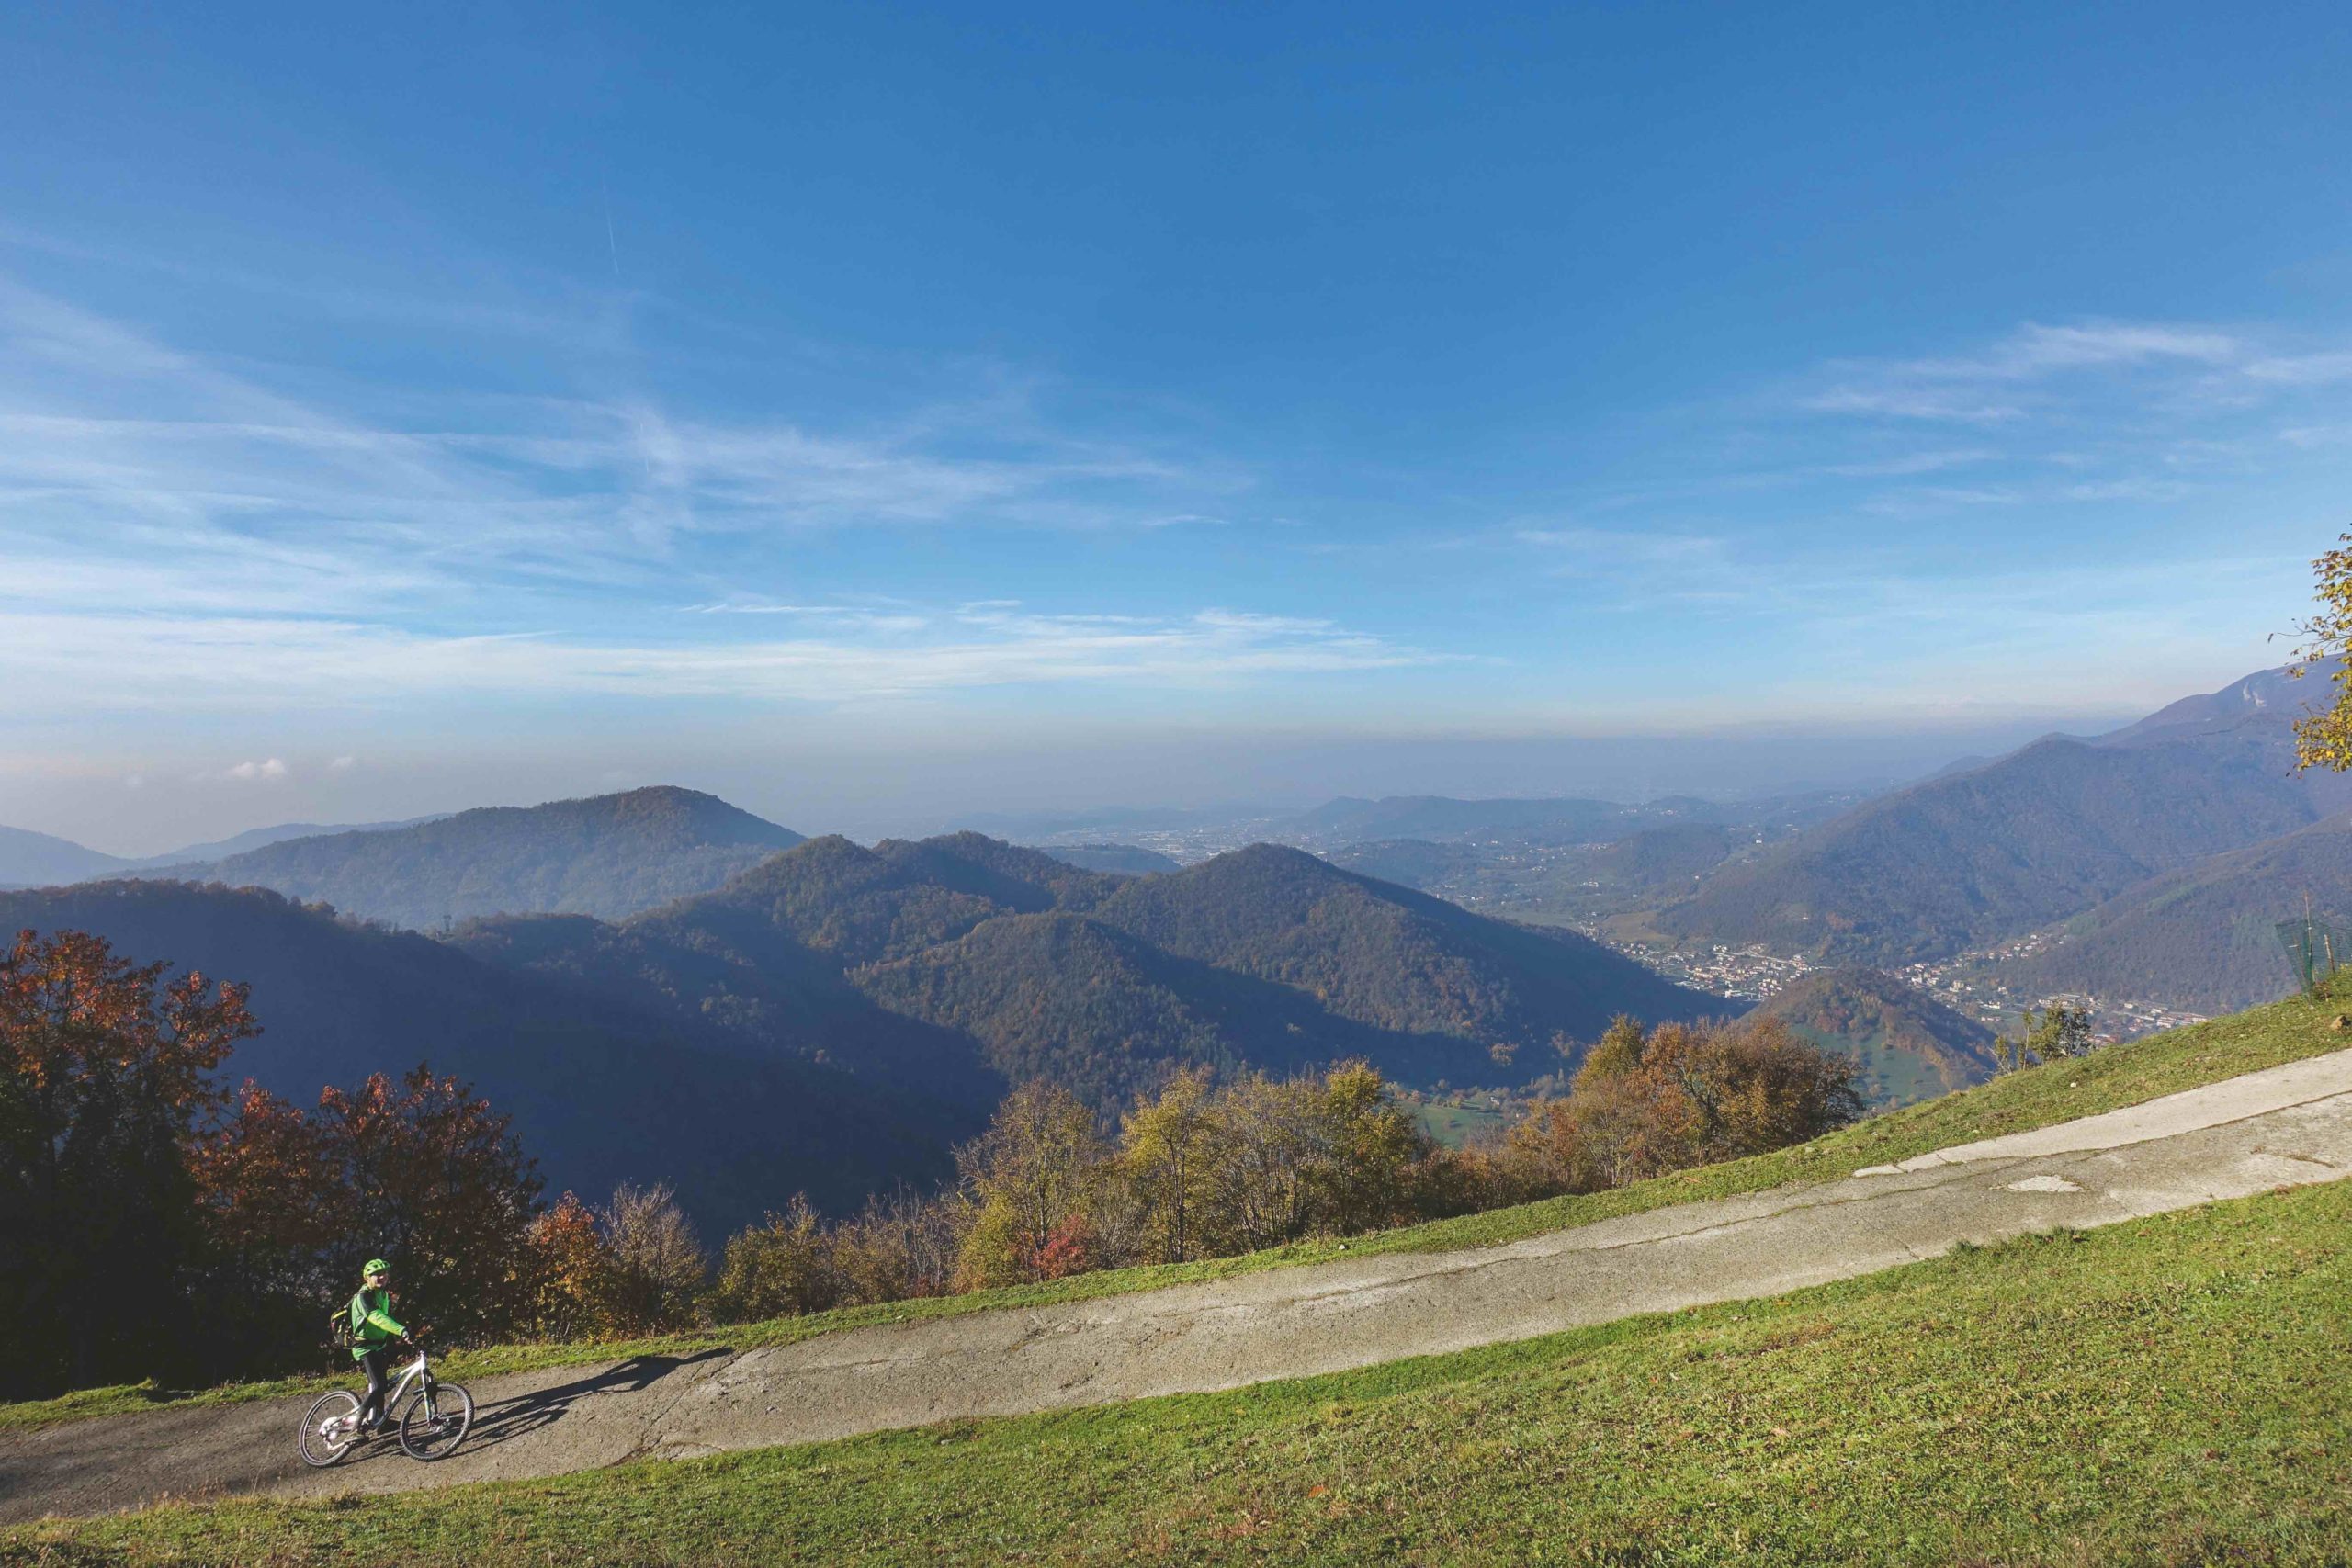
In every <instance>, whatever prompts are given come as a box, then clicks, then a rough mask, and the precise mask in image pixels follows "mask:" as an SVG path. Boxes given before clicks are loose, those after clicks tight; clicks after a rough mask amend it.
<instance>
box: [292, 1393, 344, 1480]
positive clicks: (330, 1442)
mask: <svg viewBox="0 0 2352 1568" xmlns="http://www.w3.org/2000/svg"><path fill="white" fill-rule="evenodd" d="M358 1440H359V1396H358V1395H357V1394H356V1393H352V1392H351V1391H350V1390H349V1389H345V1388H339V1389H337V1390H335V1391H334V1393H322V1394H321V1395H319V1397H318V1400H317V1402H316V1403H314V1404H312V1405H311V1408H310V1410H309V1411H308V1412H307V1413H306V1414H305V1415H304V1416H303V1417H302V1429H301V1431H300V1432H299V1433H297V1434H296V1435H295V1438H294V1447H295V1448H296V1449H297V1450H300V1453H301V1455H302V1462H303V1463H304V1464H307V1465H309V1466H311V1468H312V1469H314V1470H324V1469H325V1468H326V1467H327V1466H328V1465H331V1464H333V1463H334V1461H337V1460H339V1459H341V1458H342V1457H343V1456H344V1455H345V1454H347V1453H349V1452H350V1451H351V1445H352V1444H354V1443H356V1442H357V1441H358Z"/></svg>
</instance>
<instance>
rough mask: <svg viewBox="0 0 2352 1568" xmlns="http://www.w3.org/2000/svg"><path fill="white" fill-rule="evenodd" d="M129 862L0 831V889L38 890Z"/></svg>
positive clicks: (19, 830)
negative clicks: (28, 888) (31, 888)
mask: <svg viewBox="0 0 2352 1568" xmlns="http://www.w3.org/2000/svg"><path fill="white" fill-rule="evenodd" d="M129 864H130V862H129V861H125V860H119V859H117V858H116V857H115V856H113V855H108V854H100V853H99V852H97V851H96V850H85V849H84V848H83V847H82V846H81V845H79V844H77V843H74V841H72V840H68V839H54V838H51V837H50V835H48V834H47V833H34V832H29V831H28V830H27V829H22V828H0V887H42V886H49V885H50V884H52V883H60V882H79V881H81V880H82V879H83V878H85V877H89V876H104V875H107V874H108V873H110V872H116V871H119V870H121V869H122V868H123V867H125V866H127V865H129Z"/></svg>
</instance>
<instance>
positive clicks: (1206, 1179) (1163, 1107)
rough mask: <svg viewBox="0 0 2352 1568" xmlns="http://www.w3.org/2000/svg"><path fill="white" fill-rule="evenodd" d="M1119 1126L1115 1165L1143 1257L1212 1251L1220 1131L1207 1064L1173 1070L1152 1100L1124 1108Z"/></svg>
mask: <svg viewBox="0 0 2352 1568" xmlns="http://www.w3.org/2000/svg"><path fill="white" fill-rule="evenodd" d="M1121 1129H1122V1132H1123V1134H1124V1135H1123V1140H1122V1141H1123V1147H1122V1149H1121V1151H1120V1166H1121V1168H1122V1170H1123V1172H1124V1174H1125V1178H1126V1181H1127V1185H1128V1187H1129V1189H1130V1190H1132V1191H1133V1193H1134V1194H1135V1197H1136V1202H1137V1206H1138V1208H1139V1210H1140V1212H1141V1214H1142V1217H1143V1225H1144V1261H1146V1262H1148V1263H1185V1262H1190V1261H1191V1260H1192V1259H1193V1258H1203V1257H1207V1256H1210V1255H1212V1254H1213V1252H1214V1251H1215V1250H1216V1247H1217V1243H1218V1241H1219V1240H1220V1239H1221V1238H1220V1237H1218V1236H1217V1235H1216V1230H1215V1225H1216V1219H1217V1217H1218V1216H1217V1212H1216V1204H1215V1202H1214V1198H1213V1195H1214V1193H1215V1190H1216V1168H1217V1165H1218V1162H1219V1161H1220V1159H1221V1158H1222V1157H1223V1155H1224V1136H1223V1131H1224V1130H1223V1128H1222V1127H1221V1126H1220V1125H1219V1124H1218V1121H1217V1118H1216V1115H1215V1114H1214V1110H1213V1107H1212V1105H1211V1103H1210V1092H1209V1075H1208V1070H1207V1069H1206V1068H1204V1067H1193V1068H1189V1069H1187V1070H1185V1071H1183V1072H1180V1073H1178V1074H1177V1075H1176V1076H1175V1077H1173V1078H1171V1079H1170V1080H1169V1083H1168V1087H1167V1088H1166V1089H1162V1090H1160V1092H1159V1095H1158V1097H1157V1098H1154V1099H1151V1100H1144V1101H1141V1102H1139V1103H1138V1104H1137V1105H1136V1108H1135V1109H1134V1110H1133V1111H1129V1112H1127V1114H1126V1116H1125V1118H1124V1119H1123V1120H1122V1122H1121Z"/></svg>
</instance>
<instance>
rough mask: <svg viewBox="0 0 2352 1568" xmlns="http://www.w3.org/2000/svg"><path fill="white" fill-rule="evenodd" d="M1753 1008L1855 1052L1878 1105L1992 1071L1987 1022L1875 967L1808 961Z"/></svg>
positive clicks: (1903, 1101)
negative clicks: (1806, 968) (1809, 965)
mask: <svg viewBox="0 0 2352 1568" xmlns="http://www.w3.org/2000/svg"><path fill="white" fill-rule="evenodd" d="M1757 1013H1758V1016H1761V1017H1766V1018H1777V1019H1780V1020H1781V1021H1784V1022H1786V1023H1787V1024H1789V1026H1790V1027H1792V1028H1793V1029H1795V1030H1797V1031H1798V1032H1801V1033H1803V1034H1805V1035H1807V1036H1809V1037H1810V1038H1812V1039H1814V1040H1815V1041H1818V1042H1819V1043H1823V1044H1825V1045H1828V1046H1831V1047H1832V1048H1834V1049H1837V1050H1840V1051H1843V1052H1845V1053H1846V1054H1847V1055H1851V1056H1853V1057H1855V1058H1856V1059H1857V1060H1859V1061H1860V1063H1861V1064H1862V1072H1863V1081H1864V1089H1865V1092H1866V1093H1867V1094H1869V1096H1870V1097H1871V1100H1872V1101H1873V1102H1874V1103H1876V1104H1879V1105H1907V1104H1909V1103H1910V1102H1911V1101H1913V1100H1925V1099H1928V1098H1929V1097H1931V1096H1934V1095H1939V1094H1946V1093H1949V1092H1951V1090H1953V1089H1966V1088H1968V1087H1969V1086H1970V1085H1971V1084H1979V1083H1983V1082H1984V1081H1985V1079H1987V1078H1989V1077H1992V1076H1993V1073H1994V1069H1995V1062H1994V1058H1993V1032H1992V1031H1991V1030H1989V1029H1987V1028H1985V1026H1984V1025H1983V1024H1981V1023H1978V1022H1977V1021H1975V1020H1973V1019H1971V1018H1966V1017H1963V1016H1962V1015H1961V1014H1960V1013H1957V1012H1954V1011H1953V1010H1951V1009H1950V1008H1948V1007H1946V1006H1944V1005H1943V1004H1942V1003H1941V1002H1939V1001H1937V1000H1936V999H1935V998H1933V997H1930V996H1928V995H1926V994H1925V993H1923V992H1921V991H1919V990H1917V989H1915V988H1914V987H1910V986H1906V985H1905V984H1904V983H1903V982H1902V981H1901V980H1899V979H1897V978H1896V977H1895V976H1892V975H1889V974H1887V973H1886V972H1885V971H1883V970H1879V969H1816V970H1815V971H1813V972H1812V973H1811V974H1808V975H1805V976H1801V977H1799V978H1798V979H1796V980H1793V981H1792V982H1790V983H1789V984H1788V985H1787V986H1784V987H1781V990H1780V992H1779V993H1778V994H1777V995H1775V996H1773V997H1771V998H1769V999H1767V1000H1766V1001H1764V1002H1762V1003H1760V1004H1758V1008H1757Z"/></svg>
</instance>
